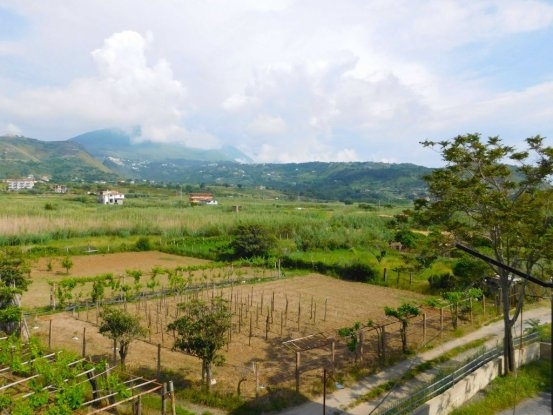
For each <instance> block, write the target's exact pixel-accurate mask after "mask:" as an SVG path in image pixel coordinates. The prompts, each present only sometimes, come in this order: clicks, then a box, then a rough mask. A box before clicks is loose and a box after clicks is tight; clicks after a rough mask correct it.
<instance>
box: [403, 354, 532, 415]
mask: <svg viewBox="0 0 553 415" xmlns="http://www.w3.org/2000/svg"><path fill="white" fill-rule="evenodd" d="M540 349H541V348H540V343H532V344H529V345H527V346H525V347H524V348H522V349H521V350H518V349H517V350H516V351H515V360H516V363H517V367H519V366H521V365H525V364H526V363H530V362H532V361H534V360H538V359H539V358H540ZM502 373H503V357H499V358H497V359H494V360H492V361H491V362H489V363H487V364H485V365H484V366H482V367H481V368H480V369H478V370H476V371H474V372H472V373H471V374H469V375H468V376H466V377H465V378H464V379H463V380H460V381H459V382H457V383H456V384H455V385H454V386H453V387H452V388H450V389H448V390H447V391H445V392H444V393H442V394H441V395H439V396H436V397H434V398H432V399H431V400H429V401H428V402H426V403H425V404H424V405H422V406H421V407H419V408H418V409H417V410H415V411H414V412H413V414H414V415H443V414H448V413H449V412H451V411H452V410H453V409H455V408H457V407H458V406H461V405H462V404H463V403H465V402H466V401H468V400H469V399H470V398H472V397H473V396H474V395H475V394H476V393H477V392H478V391H480V390H482V389H484V388H485V387H486V386H488V384H489V383H490V382H491V381H492V380H493V379H495V378H496V377H497V376H499V375H501V374H502Z"/></svg>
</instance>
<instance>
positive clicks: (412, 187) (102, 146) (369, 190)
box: [0, 130, 431, 202]
mask: <svg viewBox="0 0 553 415" xmlns="http://www.w3.org/2000/svg"><path fill="white" fill-rule="evenodd" d="M430 171H431V169H429V168H427V167H423V166H417V165H414V164H408V163H403V164H388V163H375V162H347V163H342V162H330V163H323V162H309V163H287V164H272V163H270V164H256V163H252V160H251V159H250V158H249V157H248V156H247V155H245V154H244V153H242V152H240V151H239V150H238V149H236V148H234V147H225V148H222V149H218V150H199V149H193V148H189V147H185V146H182V145H178V144H171V143H153V142H150V141H143V142H135V141H134V140H133V138H132V136H131V135H130V134H128V133H126V132H123V131H121V130H97V131H92V132H88V133H85V134H81V135H79V136H76V137H73V138H71V139H69V140H64V141H41V140H37V139H33V138H27V137H20V136H16V137H14V136H4V137H0V179H5V178H10V177H24V176H27V175H30V174H32V175H35V176H43V175H46V176H50V177H51V180H53V181H56V182H70V181H85V182H92V181H99V180H104V181H114V180H118V179H133V180H148V181H155V182H158V183H159V182H162V183H165V184H191V185H222V186H238V187H241V186H248V187H265V188H272V189H275V190H279V191H282V192H284V193H286V194H289V195H294V196H295V195H297V196H300V195H301V196H305V197H311V198H316V199H319V200H344V201H346V200H351V201H367V202H376V201H388V202H397V201H407V200H412V199H414V198H418V197H422V196H424V195H425V194H426V185H425V182H424V180H423V179H422V177H423V176H424V175H426V174H428V173H429V172H430Z"/></svg>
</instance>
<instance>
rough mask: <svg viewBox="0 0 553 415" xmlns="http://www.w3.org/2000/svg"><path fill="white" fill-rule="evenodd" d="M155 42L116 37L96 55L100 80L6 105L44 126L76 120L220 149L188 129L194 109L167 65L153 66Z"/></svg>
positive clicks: (31, 93) (133, 35) (29, 94)
mask: <svg viewBox="0 0 553 415" xmlns="http://www.w3.org/2000/svg"><path fill="white" fill-rule="evenodd" d="M152 42H153V36H152V35H151V34H149V33H148V34H147V35H146V36H142V35H141V34H140V33H137V32H134V31H123V32H119V33H115V34H113V35H111V36H110V37H108V38H107V39H105V41H104V43H103V45H102V47H100V48H98V49H95V50H94V51H92V52H91V57H92V59H93V62H94V63H95V65H96V69H97V75H96V76H94V77H89V78H79V79H76V80H73V81H71V82H70V83H69V84H68V85H67V86H65V87H57V88H54V87H48V88H38V89H33V90H27V91H25V92H23V93H22V94H21V95H20V96H19V97H17V99H16V100H13V101H11V102H9V104H6V102H4V105H11V108H10V110H11V111H12V112H13V113H14V114H16V115H18V116H20V117H23V116H24V115H25V116H32V117H35V119H37V120H41V121H42V122H52V121H58V122H59V120H63V119H68V118H73V119H74V120H78V122H79V123H80V124H81V125H82V126H88V127H89V128H103V127H106V126H115V127H120V128H129V127H132V126H136V125H140V126H141V129H140V130H141V135H140V136H138V137H135V139H138V140H151V141H159V142H180V143H182V144H186V145H188V146H191V147H200V148H212V147H214V146H218V145H219V140H218V139H217V138H216V137H214V136H212V135H210V134H205V133H201V134H200V133H196V132H192V131H189V130H187V129H186V128H185V126H184V121H185V115H186V109H187V108H190V105H189V103H188V102H187V100H186V88H185V87H184V85H183V84H182V82H180V81H179V80H177V79H175V77H174V75H173V72H172V70H171V66H170V65H169V63H168V62H167V61H166V60H164V59H160V60H158V61H157V62H155V63H154V64H149V63H148V60H147V58H146V51H147V49H148V47H149V46H150V45H151V43H152ZM81 128H82V127H81Z"/></svg>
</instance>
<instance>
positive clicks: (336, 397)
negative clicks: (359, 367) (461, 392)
mask: <svg viewBox="0 0 553 415" xmlns="http://www.w3.org/2000/svg"><path fill="white" fill-rule="evenodd" d="M523 319H524V321H527V320H529V319H539V320H540V321H541V322H542V323H546V322H550V321H551V309H550V308H539V309H534V310H529V311H524V313H523ZM520 330H521V323H520V319H519V323H518V324H517V325H516V326H515V327H514V328H513V331H514V333H516V335H518V334H520ZM502 334H503V320H501V321H497V322H494V323H491V324H489V325H487V326H484V327H481V328H480V329H478V330H476V331H474V332H472V333H469V334H467V335H466V336H463V337H462V338H458V339H454V340H451V341H449V342H447V343H444V344H441V345H439V346H437V347H435V348H433V349H431V350H428V351H425V352H423V353H420V354H419V355H417V356H416V357H413V358H410V359H407V360H404V361H402V362H399V363H397V364H396V365H394V366H391V367H390V368H388V369H386V370H385V371H382V372H379V373H376V374H374V375H371V376H369V377H367V378H365V379H363V380H361V381H360V382H358V383H357V384H356V385H354V386H352V387H348V388H344V389H340V390H337V391H335V392H333V393H332V394H329V395H328V396H327V397H326V411H325V413H326V414H330V415H339V414H340V415H342V414H343V415H367V414H370V413H371V411H372V410H373V409H375V407H376V406H377V405H378V404H379V402H380V401H379V400H378V401H371V402H364V403H362V404H360V405H357V406H355V407H352V408H349V406H350V404H352V403H353V402H355V400H356V399H357V398H358V397H360V396H363V395H364V394H366V393H367V392H369V391H370V390H371V389H372V388H374V387H375V386H377V385H379V384H382V383H384V382H387V381H389V380H393V379H397V378H399V377H400V376H401V375H402V374H403V373H405V372H406V371H407V370H408V369H409V368H410V367H411V366H413V365H417V364H418V363H420V362H423V361H427V360H431V359H435V358H436V357H438V356H440V355H442V354H444V353H446V352H448V351H449V350H451V349H454V348H455V347H458V346H461V345H463V344H466V343H469V342H471V341H473V340H477V339H481V338H485V337H488V336H491V337H492V338H493V340H491V342H492V343H494V342H495V343H498V344H499V342H500V341H501V339H502ZM488 344H489V342H488ZM398 393H401V391H399V392H398ZM405 393H408V392H405ZM379 399H382V398H379ZM345 408H348V409H345ZM511 413H512V411H511ZM518 413H519V414H521V413H522V412H518ZM548 413H549V414H550V413H551V412H548ZM280 414H281V415H321V414H323V398H322V397H320V398H318V399H316V400H314V401H310V402H306V403H304V404H302V405H299V406H296V407H293V408H288V409H286V410H284V411H282V412H280ZM536 415H537V414H536Z"/></svg>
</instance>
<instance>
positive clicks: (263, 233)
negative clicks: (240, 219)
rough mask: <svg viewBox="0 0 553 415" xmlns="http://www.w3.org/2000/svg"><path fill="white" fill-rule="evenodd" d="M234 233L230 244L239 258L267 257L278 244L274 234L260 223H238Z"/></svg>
mask: <svg viewBox="0 0 553 415" xmlns="http://www.w3.org/2000/svg"><path fill="white" fill-rule="evenodd" d="M232 235H233V240H232V242H231V244H230V246H231V248H232V250H233V251H234V256H235V257H237V258H253V257H263V258H266V257H268V256H269V253H270V250H271V249H273V248H274V247H275V246H276V240H275V237H274V235H272V234H271V233H270V232H269V230H268V229H267V228H266V227H265V226H263V225H260V224H253V223H252V224H242V225H238V226H236V228H235V229H234V230H233V231H232Z"/></svg>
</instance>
